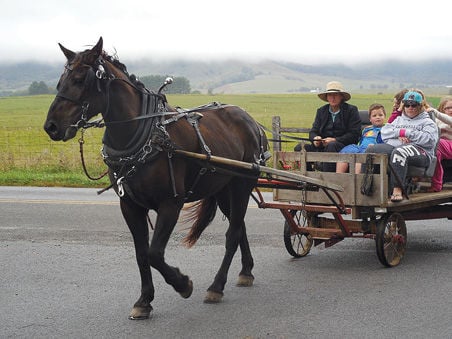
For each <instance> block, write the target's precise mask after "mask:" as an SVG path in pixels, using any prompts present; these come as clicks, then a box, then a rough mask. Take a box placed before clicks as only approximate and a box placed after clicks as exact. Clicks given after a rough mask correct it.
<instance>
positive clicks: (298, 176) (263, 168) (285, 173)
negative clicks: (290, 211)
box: [175, 150, 344, 192]
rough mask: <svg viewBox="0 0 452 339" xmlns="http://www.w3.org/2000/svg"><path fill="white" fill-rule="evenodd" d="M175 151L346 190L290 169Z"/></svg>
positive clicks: (336, 189) (201, 158)
mask: <svg viewBox="0 0 452 339" xmlns="http://www.w3.org/2000/svg"><path fill="white" fill-rule="evenodd" d="M175 153H178V154H181V155H185V156H187V157H190V158H195V159H200V160H206V161H210V162H213V163H217V164H224V165H229V166H233V167H237V168H242V169H247V170H252V171H256V172H263V173H268V174H275V175H278V176H281V177H284V178H288V179H293V180H297V181H302V182H307V183H310V184H313V185H316V186H319V187H324V188H328V189H331V190H333V191H340V192H343V191H344V188H343V187H341V186H339V185H335V184H330V183H327V182H325V181H323V180H319V179H316V178H310V177H307V176H305V175H301V174H298V173H293V172H289V171H282V170H278V169H274V168H271V167H267V166H260V165H258V164H251V163H248V162H244V161H239V160H234V159H228V158H223V157H219V156H215V155H211V156H210V157H208V156H207V155H206V154H201V153H195V152H189V151H183V150H175Z"/></svg>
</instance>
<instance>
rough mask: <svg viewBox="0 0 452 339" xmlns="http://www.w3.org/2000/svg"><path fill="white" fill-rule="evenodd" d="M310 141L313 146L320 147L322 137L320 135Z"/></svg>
mask: <svg viewBox="0 0 452 339" xmlns="http://www.w3.org/2000/svg"><path fill="white" fill-rule="evenodd" d="M316 140H319V141H316ZM312 143H313V144H314V147H320V146H321V145H322V137H321V136H320V135H318V136H316V137H314V141H313V142H312Z"/></svg>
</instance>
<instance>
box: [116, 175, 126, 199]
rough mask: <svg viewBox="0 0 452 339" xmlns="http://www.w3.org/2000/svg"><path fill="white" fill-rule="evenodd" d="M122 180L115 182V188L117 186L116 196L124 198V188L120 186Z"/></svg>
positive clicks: (122, 178)
mask: <svg viewBox="0 0 452 339" xmlns="http://www.w3.org/2000/svg"><path fill="white" fill-rule="evenodd" d="M123 180H124V177H121V178H119V179H118V180H116V186H118V196H119V197H120V198H122V197H123V196H124V187H123V185H122V181H123Z"/></svg>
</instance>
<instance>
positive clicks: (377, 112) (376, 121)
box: [336, 104, 386, 173]
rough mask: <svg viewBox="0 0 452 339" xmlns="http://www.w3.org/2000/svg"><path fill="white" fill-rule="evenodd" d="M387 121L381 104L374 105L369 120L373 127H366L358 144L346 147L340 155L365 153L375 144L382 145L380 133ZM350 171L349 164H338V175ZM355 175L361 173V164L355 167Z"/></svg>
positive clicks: (371, 106) (370, 109)
mask: <svg viewBox="0 0 452 339" xmlns="http://www.w3.org/2000/svg"><path fill="white" fill-rule="evenodd" d="M385 119H386V111H385V108H384V106H383V105H381V104H372V105H370V107H369V120H370V123H371V124H372V125H369V126H366V127H365V128H364V129H363V131H362V133H361V138H360V139H359V141H358V144H351V145H347V146H345V147H344V148H343V149H342V150H341V151H340V152H339V153H364V152H365V151H366V149H367V146H369V145H374V144H382V143H383V140H382V139H381V135H380V131H381V127H383V125H384V123H385ZM347 171H348V163H346V162H338V163H337V164H336V173H346V172H347ZM355 173H361V164H360V163H358V164H356V166H355Z"/></svg>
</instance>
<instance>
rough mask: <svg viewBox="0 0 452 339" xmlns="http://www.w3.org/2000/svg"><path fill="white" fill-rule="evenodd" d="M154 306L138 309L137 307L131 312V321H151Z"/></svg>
mask: <svg viewBox="0 0 452 339" xmlns="http://www.w3.org/2000/svg"><path fill="white" fill-rule="evenodd" d="M151 312H152V306H151V305H149V306H146V307H138V306H135V307H134V308H132V312H130V315H129V319H130V320H144V319H149V318H150V317H151Z"/></svg>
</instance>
